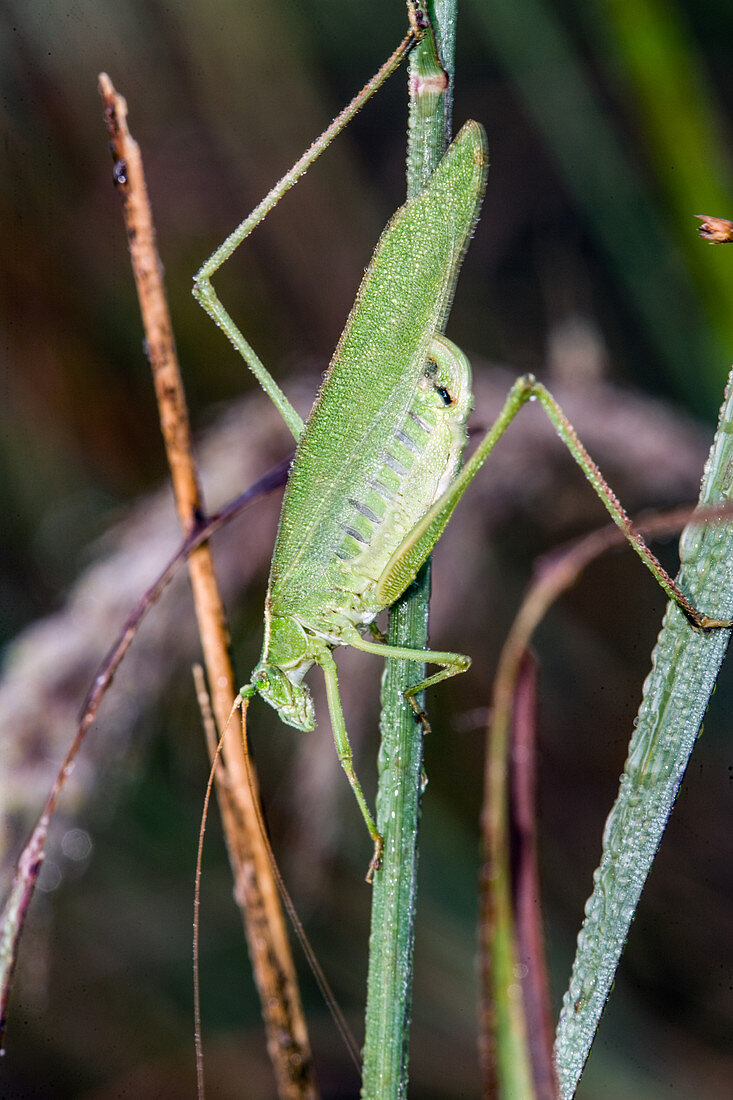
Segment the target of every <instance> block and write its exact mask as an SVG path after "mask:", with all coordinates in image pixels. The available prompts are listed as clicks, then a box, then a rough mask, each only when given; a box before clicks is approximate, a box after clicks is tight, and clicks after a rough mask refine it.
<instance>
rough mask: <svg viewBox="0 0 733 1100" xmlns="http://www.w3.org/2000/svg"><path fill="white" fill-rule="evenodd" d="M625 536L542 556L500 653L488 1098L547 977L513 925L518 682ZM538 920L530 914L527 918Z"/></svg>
mask: <svg viewBox="0 0 733 1100" xmlns="http://www.w3.org/2000/svg"><path fill="white" fill-rule="evenodd" d="M732 514H733V506H732V505H718V506H714V507H693V506H687V507H681V508H675V509H671V510H669V511H666V512H660V513H658V514H656V515H653V516H649V517H646V518H645V519H644V520H642V521H638V522H636V523H634V524H633V529H634V531H635V532H637V533H638V534H640V535H644V536H645V537H664V536H668V535H671V534H674V533H675V532H677V531H679V530H680V529H681V528H682V527H684V526H685V524H687V523H689V522H693V521H694V522H699V523H700V524H704V523H706V522H709V521H712V520H716V519H722V518H726V517H730V516H731V515H732ZM625 538H626V536H625V534H624V533H623V532H622V531H620V530H618V528H616V527H610V526H606V527H603V528H601V529H599V530H597V531H593V532H591V533H590V534H589V535H586V536H585V537H584V538H582V539H579V540H577V541H576V542H573V543H572V544H570V545H569V546H566V547H563V548H561V549H560V550H556V551H553V552H552V553H551V554H548V555H546V556H545V557H544V558H542V559H540V561H539V562H538V563H537V566H536V568H535V571H534V577H533V579H532V581H531V582H530V584H529V586H528V588H527V591H526V593H525V596H524V599H523V601H522V605H521V607H520V609H519V611H518V612H517V615H516V616H515V619H514V622H513V624H512V627H511V630H510V631H509V634H508V636H507V639H506V642H505V643H504V646H503V648H502V652H501V656H500V658H499V664H498V668H497V672H496V677H495V679H494V687H493V692H492V704H491V720H490V724H489V730H488V734H487V750H486V771H485V780H484V803H483V812H482V834H483V864H482V869H481V883H480V895H481V896H480V914H481V919H480V930H479V971H480V974H479V977H480V1000H481V1006H480V1060H481V1070H482V1076H483V1083H484V1095H486V1096H493V1095H496V1092H497V1089H498V1088H499V1082H500V1081H501V1083H502V1086H503V1087H504V1088H506V1082H507V1074H510V1073H511V1072H512V1070H513V1069H515V1068H516V1065H517V1063H518V1062H519V1061H520V1060H522V1059H524V1060H525V1061H526V1064H527V1066H528V1067H530V1066H532V1064H533V1059H532V1056H531V1049H530V1048H531V1041H532V1036H530V1030H531V1029H532V1025H531V1022H530V1016H529V1013H528V1000H529V999H530V998H531V996H532V992H531V986H532V985H533V984H534V985H535V986H539V988H541V987H542V986H545V985H546V977H545V975H544V974H542V973H541V972H540V973H539V974H535V975H530V974H529V973H528V970H527V967H526V966H521V960H522V946H521V940H520V929H519V927H518V925H519V922H520V921H521V920H522V914H521V913H520V912H517V911H516V908H515V905H516V899H517V892H518V887H519V885H520V884H519V883H518V882H517V881H516V851H512V850H511V843H510V842H511V840H513V839H514V838H513V837H512V835H511V834H512V822H511V817H510V806H509V765H510V755H511V750H512V739H513V737H514V736H515V734H516V730H517V712H516V707H517V691H518V685H519V684H520V683H521V679H522V673H523V669H525V667H526V661H527V657H528V651H529V645H530V643H531V640H532V636H533V634H534V632H535V630H536V629H537V627H538V626H539V624H540V622H541V621H542V619H543V618H544V616H545V615H546V614H547V611H548V610H549V608H550V607H551V605H552V604H553V603H554V602H555V600H557V599H558V598H559V597H560V596H561V595H562V593H563V592H565V591H566V590H567V589H568V588H570V587H571V586H572V585H573V584H575V582H576V581H577V580H578V578H579V577H580V574H581V573H582V572H583V570H584V569H585V568H586V567H587V566H588V565H589V564H590V563H591V562H592V561H593V560H594V559H595V558H597V557H599V556H600V555H601V554H603V553H605V552H606V551H607V550H610V549H611V548H612V547H616V546H620V545H623V543H624V541H625ZM536 919H537V917H536V914H535V915H534V916H533V917H532V920H533V921H536ZM538 956H539V952H538V950H537V949H536V948H535V949H533V952H532V965H533V967H534V968H540V969H541V968H542V967H543V966H544V963H543V961H542V960H541V959H540V958H539V957H538ZM525 961H526V956H525ZM517 989H519V990H520V995H519V996H517ZM542 1026H543V1027H544V1024H543V1025H542ZM534 1065H535V1066H536V1065H537V1063H536V1062H534ZM530 1072H531V1071H530ZM554 1088H555V1085H554V1082H553V1081H552V1079H551V1078H548V1077H545V1078H544V1079H543V1083H542V1084H541V1086H540V1087H538V1088H537V1089H536V1095H537V1096H544V1095H550V1096H552V1095H554V1092H553V1090H554ZM541 1089H542V1090H546V1091H541ZM507 1095H509V1091H507Z"/></svg>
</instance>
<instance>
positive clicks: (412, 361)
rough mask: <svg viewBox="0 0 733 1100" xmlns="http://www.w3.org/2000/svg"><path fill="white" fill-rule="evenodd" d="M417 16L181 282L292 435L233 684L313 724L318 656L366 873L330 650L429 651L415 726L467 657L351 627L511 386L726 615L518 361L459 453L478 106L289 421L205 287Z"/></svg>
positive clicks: (372, 608) (651, 560) (467, 393)
mask: <svg viewBox="0 0 733 1100" xmlns="http://www.w3.org/2000/svg"><path fill="white" fill-rule="evenodd" d="M416 33H419V32H416V31H415V29H413V32H412V35H411V36H409V35H408V37H407V38H406V39H405V40H404V41H403V42H402V43H401V45H400V46H399V47H398V49H397V50H396V51H395V53H394V54H393V55H392V57H391V58H390V59H389V60H388V61H387V62H386V63H385V65H384V66H383V67H382V69H380V71H379V72H378V73H377V74H376V76H375V77H374V78H373V79H372V80H371V81H370V82H369V84H367V85H366V87H365V89H364V90H363V91H362V92H361V93H360V94H359V96H357V97H356V98H355V99H354V100H353V101H352V103H351V104H349V106H348V107H347V108H346V109H345V110H344V111H343V112H342V113H341V115H339V117H338V118H337V119H336V120H335V122H334V123H332V125H331V126H330V127H329V128H328V129H327V130H326V131H325V132H324V134H323V135H322V136H321V137H320V138H319V139H317V141H315V142H314V143H313V145H312V146H311V147H310V149H309V150H308V151H307V152H306V153H305V154H304V155H303V156H302V157H301V158H300V160H299V161H298V162H297V163H296V165H295V166H294V167H293V168H292V169H291V170H290V172H289V173H287V175H286V176H284V177H283V179H282V180H281V181H280V182H279V183H278V184H276V185H275V187H274V188H273V189H272V190H271V192H270V193H269V195H268V196H267V197H266V198H265V199H264V200H263V202H262V203H260V205H259V206H258V207H257V208H256V209H255V211H254V212H253V213H252V214H251V215H250V216H249V218H247V219H246V220H245V221H244V222H242V223H241V225H240V226H239V227H238V228H237V229H236V230H235V231H234V232H233V233H232V234H231V236H230V237H229V238H228V239H227V240H226V241H225V242H224V244H222V245H221V247H220V248H219V249H218V250H217V251H216V252H215V253H214V254H213V256H212V257H211V258H210V260H209V261H208V262H207V263H206V264H204V266H203V267H202V268H201V270H200V271H199V273H198V275H197V276H196V279H195V285H194V294H195V296H196V297H197V299H198V300H199V301H200V302H201V304H202V305H203V307H204V308H205V309H206V310H207V312H208V313H209V314H210V316H211V317H212V318H213V319H214V321H215V322H216V323H217V324H218V325H219V326H220V327H221V328H222V329H223V331H224V332H225V334H226V335H227V336H228V338H229V339H230V340H231V342H232V343H233V344H234V346H235V347H236V348H237V350H238V351H239V352H240V353H241V354H242V356H243V358H244V359H245V361H246V363H247V365H248V366H249V367H250V369H251V370H252V372H253V373H254V374H255V376H256V377H257V378H258V380H259V381H260V383H261V384H262V386H263V388H264V389H265V390H266V392H267V393H268V394H269V395H270V397H271V398H272V400H273V401H274V402H275V404H276V405H277V407H278V409H279V410H280V412H281V413H282V415H283V418H284V419H285V421H286V423H287V425H288V427H289V428H290V430H291V432H292V434H293V436H294V437H295V439H296V441H297V449H296V453H295V458H294V460H293V464H292V466H291V470H290V476H289V480H288V484H287V487H286V490H285V495H284V499H283V505H282V513H281V517H280V525H279V529H278V535H277V541H276V544H275V549H274V553H273V558H272V565H271V571H270V580H269V587H268V592H267V597H266V601H265V637H264V645H263V650H262V656H261V658H260V661H259V663H258V665H257V667H256V668H255V670H254V672H253V674H252V678H251V680H250V682H249V683H248V684H246V685H245V686H244V687H243V688H242V690H241V696H242V697H243V698H248V697H251V696H253V695H254V694H260V695H262V697H263V698H264V699H265V700H267V702H268V703H270V705H271V706H273V707H274V708H275V709H276V710H277V711H278V712H279V714H280V717H281V719H282V720H283V721H284V722H286V723H288V724H289V725H292V726H294V727H296V728H297V729H301V730H311V729H313V728H314V726H315V716H314V708H313V702H312V698H311V695H310V691H309V689H308V687H307V685H306V684H305V683H304V682H303V678H304V676H305V675H306V673H307V672H308V671H309V670H310V668H311V667H312V666H313V665H314V664H318V665H320V667H321V669H322V670H323V673H324V676H325V681H326V690H327V698H328V706H329V712H330V717H331V724H332V727H333V734H334V739H335V742H336V747H337V751H338V755H339V759H340V761H341V764H342V765H343V768H344V770H345V772H346V775H347V777H348V779H349V782H350V784H351V786H352V788H353V790H354V793H355V795H356V799H357V801H358V803H359V807H360V809H361V812H362V815H363V817H364V820H365V822H366V824H367V827H368V830H369V833H370V835H371V837H372V840H373V843H374V854H373V857H372V861H371V864H370V876H371V874H372V873H373V871H374V870H375V869H376V868H377V867H378V866H379V863H380V857H381V851H382V838H381V836H380V834H379V832H378V830H377V827H376V824H375V822H374V818H373V817H372V814H371V812H370V810H369V808H368V806H367V803H366V800H365V798H364V794H363V792H362V789H361V786H360V784H359V781H358V779H357V777H356V774H355V772H354V768H353V762H352V755H351V749H350V746H349V740H348V736H347V732H346V725H345V722H344V716H343V712H342V708H341V702H340V696H339V687H338V679H337V671H336V663H335V660H334V657H333V650H334V649H335V648H336V647H337V646H341V645H350V646H353V647H355V648H356V649H360V650H363V651H364V652H366V653H373V654H377V655H379V656H382V657H385V658H389V657H394V658H402V659H406V660H412V661H415V662H418V663H422V662H429V663H432V664H436V665H438V666H440V668H439V671H438V672H436V673H434V674H433V675H431V676H429V677H428V678H427V679H424V680H422V681H421V682H420V683H417V684H415V685H414V686H412V687H410V688H409V690H408V691H407V693H406V696H407V698H408V699H409V701H410V703H411V705H412V706H413V709H414V710H415V712H416V716H417V717H418V718H419V719H421V720H422V721H423V723H424V724H425V726H426V728H427V724H426V719H425V716H424V714H423V713H422V711H421V709H420V707H419V705H418V703H417V696H418V695H419V693H420V692H422V691H423V690H424V689H425V688H426V687H429V686H432V685H433V684H436V683H438V682H439V681H441V680H443V679H445V678H447V677H449V676H454V675H457V674H458V673H461V672H465V671H466V670H467V669H468V667H469V665H470V658H469V657H467V656H464V655H462V654H459V653H449V652H440V651H425V650H412V649H404V648H399V647H395V646H389V645H387V644H385V643H383V642H382V641H377V640H367V638H366V637H364V632H365V631H366V629H367V628H368V627H369V626H370V624H373V622H374V619H375V618H376V616H377V615H378V614H379V612H380V611H382V610H384V609H385V608H388V607H389V606H390V605H391V604H392V603H393V602H394V601H395V600H396V599H397V598H398V597H399V596H400V595H401V594H402V593H403V592H404V591H405V589H406V588H407V587H408V586H409V585H410V583H411V582H412V581H413V580H414V578H415V576H416V574H417V572H418V570H419V569H420V567H421V566H422V564H423V563H424V562H425V560H426V559H427V557H428V555H429V554H430V552H431V550H432V548H433V547H434V545H435V543H436V542H437V540H438V539H439V537H440V535H441V534H442V532H443V530H444V528H445V526H446V525H447V523H448V521H449V519H450V517H451V515H452V512H453V509H454V508H455V507H456V505H457V503H458V501H459V500H460V498H461V496H462V495H463V493H464V492H465V490H466V488H467V487H468V485H469V484H470V482H471V480H472V479H473V477H474V476H475V474H476V473H477V472H478V470H479V468H480V467H481V466H482V464H483V462H484V461H485V459H486V457H487V456H488V454H489V453H490V451H491V450H492V448H493V447H494V445H495V443H496V442H497V440H498V439H499V438H500V436H501V435H502V433H503V432H504V431H505V430H506V428H507V427H508V425H509V424H510V423H511V421H512V419H513V418H514V416H515V415H516V413H517V412H518V411H519V409H520V408H521V407H522V405H524V404H525V403H526V402H527V401H529V400H533V399H536V400H538V401H539V402H540V404H541V406H542V407H543V409H544V410H545V412H546V413H547V415H548V417H549V419H550V420H551V422H552V424H553V425H554V427H555V429H556V431H557V433H558V435H559V436H560V438H561V439H562V441H563V442H564V443H565V445H566V446H567V448H568V450H569V451H570V453H571V454H572V456H573V458H574V459H575V460H576V462H577V463H578V465H579V466H580V467H581V469H582V471H583V473H584V474H585V476H586V478H587V479H588V481H589V482H590V483H591V485H592V486H593V488H594V489H595V491H596V493H597V494H598V496H599V497H600V499H601V500H602V502H603V504H604V505H605V507H606V508H607V510H608V511H609V513H610V514H611V517H612V519H613V520H614V522H615V523H616V524H617V525H618V526H619V527H620V528H621V529H622V531H623V532H624V533H625V535H626V537H627V538H628V540H629V542H630V543H631V545H632V546H633V547H634V549H635V550H636V552H637V553H638V554H639V556H640V557H641V558H642V560H643V561H644V562H645V564H646V565H647V566H648V568H649V569H650V570H651V572H652V573H653V574H654V576H655V577H656V579H657V581H658V582H659V584H660V585H661V586H662V588H663V589H664V590H665V592H666V593H667V594H668V595H669V596H670V597H671V598H672V599H673V600H675V601H676V602H677V603H678V604H679V605H680V607H681V608H682V610H683V611H684V612H685V614H686V615H687V616H688V618H689V619H690V621H691V622H692V623H693V624H694V625H696V626H697V627H699V628H701V629H710V628H713V627H721V626H729V625H730V624H729V623H728V622H727V621H723V620H717V619H710V618H708V617H706V616H704V615H701V614H699V613H698V612H697V611H696V609H695V608H694V607H692V605H691V604H690V602H689V601H688V600H687V598H686V597H685V596H684V594H683V593H682V592H681V591H680V589H679V588H678V587H677V585H676V584H675V582H674V581H673V580H672V578H671V577H670V576H669V575H668V574H667V573H666V572H665V570H664V569H663V568H662V566H661V565H660V564H659V562H658V561H657V559H656V558H655V557H654V555H653V554H652V553H651V551H650V550H649V549H648V548H647V547H646V545H645V543H644V542H643V540H642V539H641V537H640V536H639V535H638V534H637V533H636V532H635V531H634V530H633V529H632V526H631V522H630V520H629V518H628V516H627V514H626V512H625V511H624V510H623V508H622V507H621V505H620V503H619V502H618V500H617V499H616V497H615V495H614V494H613V492H612V490H611V489H610V487H609V486H608V484H607V483H606V482H605V480H604V479H603V477H602V475H601V473H600V471H599V470H598V468H597V466H596V465H595V463H594V462H593V460H592V459H591V458H590V456H589V455H588V453H587V451H586V450H585V448H584V447H583V445H582V444H581V442H580V440H579V439H578V437H577V435H576V434H575V431H574V429H573V428H572V426H571V425H570V423H569V422H568V421H567V419H566V417H565V416H564V414H563V412H562V410H561V409H560V408H559V406H558V405H557V403H556V402H555V400H554V398H553V397H552V395H551V394H550V393H549V392H548V391H547V390H546V389H545V387H544V386H543V385H542V384H541V383H539V382H537V381H536V380H535V378H534V377H533V376H531V375H526V376H524V377H522V378H519V379H518V380H517V382H515V384H514V385H513V386H512V388H511V390H510V393H509V395H508V397H507V399H506V402H505V404H504V407H503V409H502V411H501V412H500V414H499V416H498V418H497V420H496V421H495V423H494V424H493V426H492V427H491V428H490V429H489V431H488V432H487V433H486V434H485V436H484V438H483V439H482V440H481V442H480V443H479V445H478V447H477V448H476V450H475V452H474V453H473V455H472V457H471V458H470V460H469V461H468V462H467V463H466V464H465V465H464V466H463V467H462V468H461V462H462V456H463V450H464V447H465V444H466V438H467V433H466V422H467V418H468V416H469V414H470V412H471V406H472V398H471V373H470V367H469V364H468V360H467V359H466V357H465V355H464V354H463V353H462V352H461V351H460V350H459V349H458V348H457V347H456V346H455V345H454V344H452V343H451V342H450V341H449V340H448V339H446V337H445V336H443V335H442V330H443V328H444V325H445V323H446V320H447V316H448V312H449V309H450V305H451V302H452V298H453V293H454V290H455V285H456V280H457V277H458V272H459V269H460V265H461V262H462V259H463V256H464V254H465V251H466V248H467V245H468V242H469V240H470V237H471V235H472V233H473V230H474V228H475V225H476V222H477V219H478V214H479V209H480V206H481V202H482V199H483V195H484V190H485V184H486V174H487V164H488V157H487V148H486V138H485V135H484V131H483V129H482V127H481V126H480V125H479V124H478V123H476V122H467V123H466V124H465V125H464V127H463V128H462V130H461V131H460V133H459V134H458V136H457V137H456V139H455V141H454V142H453V144H452V145H451V146H450V148H449V149H448V151H447V152H446V154H445V156H444V157H443V159H442V161H441V162H440V164H439V165H438V167H437V168H436V170H435V172H434V173H433V175H432V177H431V178H430V180H429V181H428V183H427V185H426V187H425V188H424V190H423V191H422V193H421V194H419V195H418V196H417V197H416V198H414V199H411V200H409V201H408V202H406V203H405V205H404V206H402V207H400V209H399V210H398V211H397V212H396V214H395V215H394V216H393V217H392V219H391V221H390V222H389V223H388V225H387V227H386V229H385V230H384V232H383V233H382V236H381V238H380V240H379V242H378V244H377V246H376V249H375V252H374V255H373V256H372V259H371V261H370V263H369V266H368V268H367V270H366V274H365V276H364V279H363V281H362V284H361V286H360V288H359V290H358V292H357V296H356V301H355V304H354V306H353V308H352V310H351V313H350V315H349V318H348V320H347V323H346V327H345V329H344V331H343V333H342V335H341V338H340V340H339V342H338V345H337V347H336V351H335V353H334V356H333V359H332V360H331V364H330V366H329V368H328V371H327V374H326V376H325V378H324V381H323V384H322V386H321V389H320V391H319V394H318V396H317V398H316V401H315V404H314V406H313V409H312V411H311V414H310V416H309V418H308V420H307V422H306V424H305V425H303V423H302V421H301V419H300V417H299V416H298V414H297V413H296V412H295V410H294V409H293V408H292V406H291V405H290V402H289V401H288V400H287V398H286V397H285V395H284V394H283V393H282V391H281V390H280V388H279V387H278V385H277V383H276V382H275V380H274V379H273V378H272V376H271V375H270V374H269V372H268V371H267V370H266V369H265V367H264V366H263V364H262V363H261V362H260V360H259V359H258V358H257V356H256V354H255V353H254V351H253V350H252V349H251V348H250V346H249V344H248V343H247V342H246V340H245V339H244V337H243V336H242V334H241V333H240V332H239V330H238V329H237V327H236V325H235V324H234V322H233V321H232V319H231V318H230V317H229V315H228V313H227V312H226V310H225V309H224V307H223V306H222V305H221V302H220V301H219V299H218V297H217V296H216V293H215V292H214V289H213V287H212V284H211V277H212V275H213V274H214V273H215V272H216V270H217V269H218V268H219V267H220V266H221V265H222V264H223V263H224V262H225V261H226V259H228V257H229V256H230V255H231V253H232V252H233V251H234V250H235V249H236V248H237V247H238V245H239V244H240V243H241V242H242V241H243V240H244V239H245V238H246V237H247V236H248V235H249V233H250V232H251V231H252V229H253V228H254V227H255V226H256V225H257V224H258V223H259V222H260V221H261V220H262V219H263V217H264V216H265V215H266V214H267V213H268V212H269V210H271V209H272V208H273V207H274V206H275V205H276V203H277V202H278V201H279V199H280V198H281V197H282V195H283V193H284V192H285V191H286V190H287V189H288V188H289V187H290V186H292V184H293V183H294V182H295V181H296V180H297V179H298V178H299V176H300V175H302V174H303V172H304V171H305V170H306V169H307V168H308V167H309V165H310V164H311V163H312V162H313V160H314V159H315V158H316V157H317V156H318V155H319V154H320V153H321V152H322V151H323V149H325V147H326V146H327V145H328V143H329V142H330V141H331V140H332V138H333V137H334V136H335V134H336V133H338V131H339V130H340V129H341V128H343V126H344V125H345V124H346V122H347V121H348V120H349V119H350V118H351V117H352V116H353V114H354V113H355V112H356V110H357V109H358V108H359V107H360V106H361V105H362V103H363V102H364V101H365V100H366V99H367V98H368V97H369V95H371V94H372V92H373V91H374V90H375V89H376V88H377V87H378V86H379V85H380V84H381V83H382V82H383V81H384V80H385V79H386V77H387V76H388V75H389V73H390V72H392V71H393V69H394V68H395V67H396V65H397V63H398V61H399V60H400V58H401V56H402V55H403V54H404V53H405V52H406V50H407V49H408V48H409V45H410V41H411V37H412V36H414V35H415V34H416ZM428 33H430V32H429V31H428Z"/></svg>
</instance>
